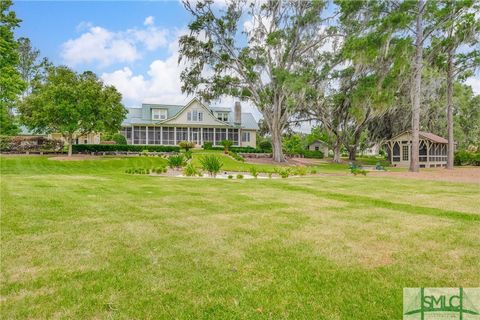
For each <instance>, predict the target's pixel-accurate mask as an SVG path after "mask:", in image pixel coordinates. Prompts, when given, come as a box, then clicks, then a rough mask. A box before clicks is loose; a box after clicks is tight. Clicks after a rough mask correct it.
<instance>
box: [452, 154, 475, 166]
mask: <svg viewBox="0 0 480 320" xmlns="http://www.w3.org/2000/svg"><path fill="white" fill-rule="evenodd" d="M453 162H454V164H455V165H456V166H466V165H472V166H480V152H470V151H467V150H461V151H457V152H455V157H454V161H453Z"/></svg>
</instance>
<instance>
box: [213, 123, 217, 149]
mask: <svg viewBox="0 0 480 320" xmlns="http://www.w3.org/2000/svg"><path fill="white" fill-rule="evenodd" d="M215 131H216V130H215V127H213V145H216V144H217V142H216V141H215V139H216V135H217V134H216V132H215Z"/></svg>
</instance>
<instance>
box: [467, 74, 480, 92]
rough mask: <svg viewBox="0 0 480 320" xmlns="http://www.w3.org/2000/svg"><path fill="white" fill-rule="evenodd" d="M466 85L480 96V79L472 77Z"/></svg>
mask: <svg viewBox="0 0 480 320" xmlns="http://www.w3.org/2000/svg"><path fill="white" fill-rule="evenodd" d="M465 83H466V84H467V85H469V86H471V87H472V90H473V93H474V94H475V95H479V94H480V78H477V77H470V78H468V79H467V81H465Z"/></svg>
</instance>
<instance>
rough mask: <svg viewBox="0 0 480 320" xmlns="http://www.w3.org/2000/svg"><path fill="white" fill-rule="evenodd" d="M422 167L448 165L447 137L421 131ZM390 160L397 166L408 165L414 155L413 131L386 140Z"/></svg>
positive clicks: (420, 159) (420, 160) (420, 156)
mask: <svg viewBox="0 0 480 320" xmlns="http://www.w3.org/2000/svg"><path fill="white" fill-rule="evenodd" d="M419 135H420V144H419V165H420V168H436V167H445V166H446V165H447V144H448V141H447V139H445V138H442V137H439V136H437V135H435V134H433V133H430V132H422V131H420V134H419ZM385 145H386V146H387V154H388V160H389V161H390V162H391V163H392V165H393V166H395V167H408V166H409V165H410V158H411V156H412V132H411V131H405V132H403V133H401V134H399V135H397V136H395V137H393V138H392V139H390V140H388V141H386V142H385Z"/></svg>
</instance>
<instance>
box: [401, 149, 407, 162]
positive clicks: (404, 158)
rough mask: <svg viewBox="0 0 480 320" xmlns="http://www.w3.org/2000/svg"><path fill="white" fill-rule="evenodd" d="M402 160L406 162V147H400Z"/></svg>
mask: <svg viewBox="0 0 480 320" xmlns="http://www.w3.org/2000/svg"><path fill="white" fill-rule="evenodd" d="M402 160H403V161H408V146H402Z"/></svg>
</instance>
